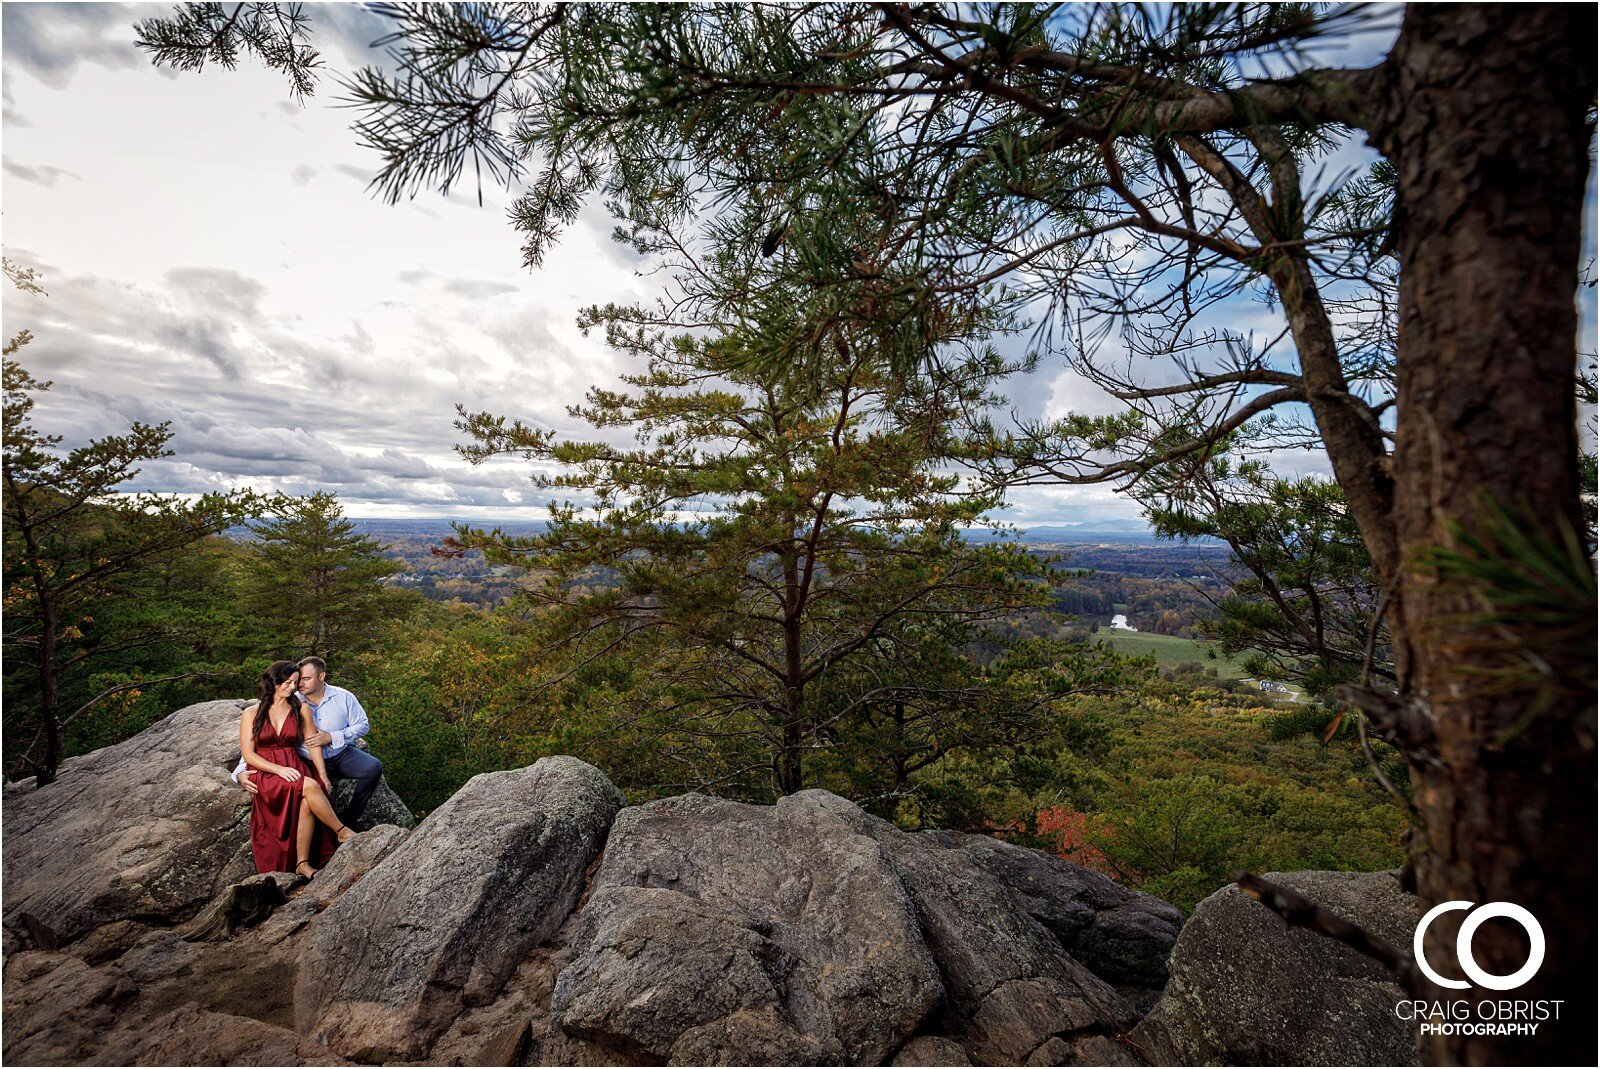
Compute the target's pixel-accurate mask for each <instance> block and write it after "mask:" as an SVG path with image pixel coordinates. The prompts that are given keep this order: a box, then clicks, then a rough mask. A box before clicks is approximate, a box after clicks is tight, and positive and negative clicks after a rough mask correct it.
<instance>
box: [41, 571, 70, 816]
mask: <svg viewBox="0 0 1600 1069" xmlns="http://www.w3.org/2000/svg"><path fill="white" fill-rule="evenodd" d="M39 606H40V614H39V619H40V628H41V630H40V634H39V724H40V727H41V729H42V730H43V731H44V760H43V761H41V762H40V764H39V770H38V771H37V772H36V773H35V774H34V786H36V787H43V786H44V785H45V784H47V783H51V782H53V781H54V780H55V778H56V770H57V769H58V768H60V767H61V754H62V752H63V749H64V747H63V743H62V738H61V679H60V677H59V676H58V675H57V673H56V627H57V626H58V622H59V621H58V618H57V616H56V608H55V605H54V603H53V602H52V601H51V600H50V599H49V598H48V597H44V596H41V597H40V598H39Z"/></svg>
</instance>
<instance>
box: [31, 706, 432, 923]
mask: <svg viewBox="0 0 1600 1069" xmlns="http://www.w3.org/2000/svg"><path fill="white" fill-rule="evenodd" d="M244 704H245V703H244V702H242V701H238V700H227V701H215V702H204V703H201V704H199V705H191V706H188V707H186V708H183V709H179V710H178V711H177V712H175V713H173V714H172V715H170V716H168V717H166V718H164V719H162V720H160V721H157V722H156V723H155V724H152V725H151V726H150V727H148V728H146V729H145V730H144V731H141V732H140V733H139V734H137V735H135V736H133V737H132V738H130V739H126V740H124V741H122V742H120V743H117V744H116V745H114V746H107V747H104V748H103V749H99V750H95V751H94V752H93V753H89V754H84V755H82V756H80V757H74V758H72V759H71V760H69V761H66V762H64V763H63V764H62V767H61V772H60V774H59V776H58V778H57V779H56V781H55V782H54V783H51V784H49V785H48V786H46V787H43V788H39V789H34V790H20V789H19V790H16V791H11V792H8V793H7V795H6V799H5V805H4V808H3V820H4V831H5V839H6V857H5V876H4V880H5V913H4V925H5V929H6V931H7V932H8V933H9V935H10V937H12V938H18V937H20V933H22V932H24V931H25V930H26V929H25V926H24V925H23V924H22V921H21V917H22V915H23V914H25V913H26V914H31V915H32V916H33V917H35V918H37V919H38V921H40V922H42V923H43V924H44V925H46V926H48V928H49V929H50V931H51V933H52V934H53V935H54V937H55V939H56V940H57V942H58V943H59V944H61V945H62V946H66V945H68V944H71V943H72V942H74V941H75V940H77V939H79V938H81V937H83V936H85V935H88V934H89V933H91V932H94V931H96V930H98V929H102V928H104V927H106V926H107V925H111V924H114V923H116V922H119V921H127V920H134V919H136V920H137V921H138V922H139V923H141V924H147V925H148V924H156V925H161V924H176V923H179V922H182V921H185V920H187V919H189V918H190V917H192V916H193V915H194V914H195V913H196V912H197V911H198V910H200V909H201V908H202V907H203V906H205V905H206V904H207V903H208V902H210V901H211V900H212V899H213V898H214V897H215V896H216V895H217V894H218V893H220V892H222V891H223V890H224V889H225V888H227V887H228V886H229V885H231V884H234V883H237V882H239V881H240V880H242V879H244V878H245V877H247V876H251V875H253V874H254V873H255V863H254V860H253V859H252V858H251V855H250V842H249V838H250V803H249V796H248V795H246V794H245V793H244V792H243V791H242V790H240V789H239V788H238V787H237V786H235V785H234V783H233V782H232V780H230V779H229V778H228V774H229V773H230V772H231V771H232V770H233V766H234V763H235V762H236V761H238V759H239V710H240V709H241V708H242V707H243V705H244ZM368 813H369V814H371V815H373V816H376V817H382V818H384V819H386V820H388V822H389V823H396V822H399V821H403V822H404V826H409V825H410V824H411V823H412V820H411V814H410V812H409V810H407V809H406V807H405V805H404V803H402V802H401V801H400V800H399V799H398V798H397V797H395V795H394V792H393V791H391V790H389V788H388V786H387V785H386V784H384V783H380V784H379V785H378V790H377V792H376V793H375V794H374V796H373V801H372V803H371V804H370V805H369V806H368ZM362 823H366V821H365V820H364V821H363V822H362ZM358 826H359V825H358Z"/></svg>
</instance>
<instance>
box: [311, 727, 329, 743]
mask: <svg viewBox="0 0 1600 1069" xmlns="http://www.w3.org/2000/svg"><path fill="white" fill-rule="evenodd" d="M331 742H333V736H332V735H330V734H328V733H327V732H326V731H323V730H321V729H320V728H319V729H317V730H316V731H313V732H312V733H311V734H309V735H307V736H306V745H307V746H327V745H328V744H329V743H331Z"/></svg>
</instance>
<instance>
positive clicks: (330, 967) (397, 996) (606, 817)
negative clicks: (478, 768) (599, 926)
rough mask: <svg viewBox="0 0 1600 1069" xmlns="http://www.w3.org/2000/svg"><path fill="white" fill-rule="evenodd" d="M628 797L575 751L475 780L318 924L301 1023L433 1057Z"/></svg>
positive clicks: (529, 941) (524, 950) (303, 984)
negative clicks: (446, 1033) (436, 1042)
mask: <svg viewBox="0 0 1600 1069" xmlns="http://www.w3.org/2000/svg"><path fill="white" fill-rule="evenodd" d="M621 805H622V796H621V795H620V794H619V793H618V791H617V789H616V788H615V787H613V786H612V785H611V782H610V781H609V780H607V779H606V777H605V776H604V775H602V774H601V773H600V772H599V771H598V770H596V769H594V768H592V767H591V766H589V765H586V764H584V763H583V762H582V761H579V760H577V759H576V758H571V757H547V758H544V759H543V760H541V761H539V762H538V763H537V764H534V765H532V766H530V767H528V768H521V769H516V770H514V771H508V772H492V773H487V774H484V775H481V776H476V777H474V778H473V779H472V780H470V781H469V782H468V783H467V784H466V786H464V787H462V788H461V790H460V791H458V792H456V794H455V795H454V796H453V797H451V798H450V800H449V801H447V802H445V804H444V805H442V806H440V807H439V808H438V809H436V810H434V811H433V812H432V813H431V814H429V816H428V818H427V819H426V820H424V821H423V822H422V823H421V824H420V825H418V826H417V828H416V830H414V831H412V832H411V833H410V834H409V835H407V837H406V839H405V841H404V842H403V843H402V844H401V845H400V846H398V847H397V848H396V849H395V850H394V851H393V852H392V853H390V854H389V855H388V856H387V857H385V858H384V859H383V860H382V861H381V862H379V863H378V864H377V865H376V866H375V867H374V868H372V870H371V871H369V872H367V873H366V875H364V876H362V877H361V879H360V880H358V881H357V882H356V883H355V885H354V886H353V887H351V888H350V889H349V890H348V891H346V892H345V893H344V894H343V895H342V896H340V897H339V898H338V899H337V900H335V901H334V902H333V904H332V905H330V906H329V907H328V908H327V909H326V910H325V911H323V912H322V913H320V914H318V915H317V917H316V918H315V919H314V920H313V921H312V922H311V923H310V925H309V926H308V929H307V932H306V935H305V937H304V939H305V943H304V946H303V948H302V950H301V952H300V957H299V972H298V975H297V977H296V980H295V992H294V994H295V999H294V1002H295V1022H296V1026H297V1027H298V1028H299V1030H300V1031H302V1032H304V1033H307V1034H309V1035H311V1036H312V1037H313V1038H314V1039H317V1040H319V1041H321V1042H325V1043H327V1044H328V1045H329V1046H330V1047H331V1048H333V1049H334V1050H335V1051H337V1052H339V1053H340V1054H342V1055H343V1056H345V1057H349V1058H352V1059H354V1060H358V1061H384V1060H398V1059H416V1058H422V1057H424V1056H425V1055H426V1054H427V1052H428V1049H429V1048H430V1047H431V1045H432V1044H433V1042H434V1040H435V1039H436V1038H437V1037H438V1036H439V1034H440V1033H441V1032H442V1031H443V1030H444V1029H445V1028H446V1027H447V1026H448V1025H449V1024H450V1022H451V1021H452V1020H453V1019H454V1018H455V1017H456V1016H458V1015H459V1014H460V1013H461V1011H462V1010H463V1009H464V1008H466V1007H469V1006H474V1005H482V1004H486V1003H488V1002H490V1001H492V1000H493V999H494V998H495V996H496V995H498V994H499V992H500V989H501V987H502V985H503V984H504V983H505V981H506V979H507V978H508V977H509V976H510V975H511V974H512V972H513V971H514V970H515V969H516V968H517V966H518V964H519V963H520V962H521V961H522V960H523V958H524V957H525V956H526V955H527V954H528V952H529V951H530V950H532V949H533V948H534V947H536V946H537V945H538V944H539V943H540V942H541V941H543V940H545V939H547V938H549V937H550V936H552V935H553V934H554V933H555V932H556V930H557V929H558V928H559V927H560V926H561V924H562V922H563V921H564V920H565V919H566V917H567V914H568V913H569V912H570V911H571V909H572V907H573V905H574V904H575V903H576V901H577V899H578V895H579V893H580V891H581V890H582V885H583V876H584V870H585V869H586V868H587V866H588V865H589V863H590V862H591V861H592V860H593V858H594V857H595V855H596V854H597V853H598V852H599V851H600V849H601V847H602V845H603V844H604V842H605V837H606V832H607V829H608V828H609V827H610V825H611V821H612V819H613V818H614V817H615V815H616V813H617V810H618V809H620V808H621ZM319 878H321V877H319ZM313 883H315V881H313Z"/></svg>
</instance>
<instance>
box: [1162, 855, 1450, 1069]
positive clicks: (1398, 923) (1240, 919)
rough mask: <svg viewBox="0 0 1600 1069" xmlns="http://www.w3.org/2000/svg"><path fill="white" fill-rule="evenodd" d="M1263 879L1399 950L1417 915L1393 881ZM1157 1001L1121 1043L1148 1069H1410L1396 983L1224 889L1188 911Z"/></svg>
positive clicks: (1389, 876) (1365, 960)
mask: <svg viewBox="0 0 1600 1069" xmlns="http://www.w3.org/2000/svg"><path fill="white" fill-rule="evenodd" d="M1266 878H1267V879H1269V880H1271V881H1273V882H1276V883H1281V884H1283V885H1284V886H1285V887H1288V888H1290V889H1291V890H1294V891H1298V892H1299V893H1300V894H1302V895H1304V896H1305V897H1306V898H1308V899H1310V900H1311V901H1312V902H1315V903H1316V904H1318V905H1320V906H1322V907H1323V908H1325V909H1327V910H1330V911H1331V912H1333V913H1335V914H1338V915H1339V916H1341V917H1344V918H1345V919H1346V920H1349V921H1352V922H1354V923H1356V924H1359V925H1361V926H1362V927H1363V928H1365V929H1367V930H1368V931H1369V932H1372V933H1373V934H1375V935H1378V936H1380V937H1382V938H1384V939H1386V940H1388V941H1389V942H1391V943H1393V944H1395V945H1396V946H1402V947H1409V946H1410V945H1411V937H1412V934H1413V933H1414V932H1415V931H1416V927H1417V921H1418V920H1419V919H1420V917H1421V910H1420V909H1419V907H1418V905H1417V900H1416V898H1415V897H1414V896H1412V895H1410V894H1407V893H1406V892H1405V891H1403V890H1401V888H1400V881H1399V876H1398V873H1396V872H1392V871H1391V872H1289V873H1268V874H1267V875H1266ZM1169 968H1170V969H1171V972H1172V979H1171V981H1170V982H1169V983H1168V984H1167V989H1166V991H1165V992H1164V993H1163V994H1162V996H1161V1001H1160V1002H1159V1003H1158V1004H1157V1005H1156V1008H1155V1009H1154V1010H1153V1011H1151V1013H1150V1015H1149V1016H1148V1017H1146V1018H1145V1019H1144V1021H1142V1022H1140V1024H1139V1026H1138V1028H1136V1029H1135V1030H1134V1031H1133V1033H1132V1036H1131V1038H1132V1039H1133V1041H1134V1042H1135V1043H1137V1044H1138V1045H1139V1046H1140V1047H1141V1048H1143V1050H1144V1051H1145V1052H1146V1054H1147V1056H1148V1057H1149V1059H1150V1060H1151V1062H1152V1063H1153V1064H1156V1065H1163V1064H1165V1065H1415V1064H1416V1062H1417V1054H1416V1049H1415V1046H1414V1039H1413V1036H1412V1029H1411V1026H1410V1024H1408V1023H1407V1022H1406V1021H1402V1020H1400V1019H1399V1018H1398V1017H1397V1016H1396V1015H1395V1011H1394V1010H1395V1004H1396V1003H1397V1002H1399V1001H1401V1000H1402V999H1404V998H1406V997H1407V995H1406V993H1405V991H1404V990H1403V989H1402V988H1401V986H1400V984H1399V983H1397V982H1396V980H1395V977H1394V976H1393V974H1392V973H1390V972H1389V971H1388V970H1387V969H1385V968H1384V967H1383V966H1382V965H1380V964H1378V963H1377V962H1376V961H1374V960H1373V959H1372V958H1369V957H1366V956H1365V955H1363V954H1359V953H1357V952H1356V951H1355V950H1353V949H1351V948H1350V947H1348V946H1345V945H1344V944H1343V943H1339V942H1335V941H1334V940H1332V939H1329V938H1327V937H1326V936H1323V935H1319V934H1317V933H1316V932H1312V931H1309V930H1307V929H1305V928H1299V927H1294V926H1291V925H1289V924H1287V923H1285V922H1284V920H1283V919H1282V918H1281V917H1279V916H1278V915H1277V914H1276V913H1273V912H1272V911H1271V910H1269V909H1267V908H1266V907H1265V906H1263V905H1261V904H1260V903H1259V902H1257V901H1255V900H1254V899H1252V898H1250V897H1248V896H1247V895H1245V894H1244V893H1243V892H1241V891H1240V890H1239V889H1238V887H1237V886H1235V885H1233V884H1229V885H1228V886H1227V887H1224V888H1223V889H1222V890H1220V891H1218V892H1217V893H1216V894H1214V895H1212V896H1211V897H1209V898H1207V899H1205V900H1204V901H1203V902H1201V903H1200V904H1199V905H1198V906H1196V907H1195V910H1194V915H1193V916H1191V917H1190V918H1189V922H1188V923H1187V924H1186V925H1184V929H1183V934H1182V935H1181V936H1180V937H1179V938H1178V945H1177V947H1176V948H1174V950H1173V953H1172V958H1171V960H1170V963H1169Z"/></svg>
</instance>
